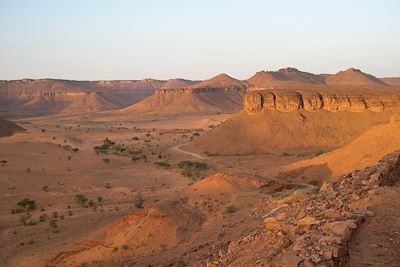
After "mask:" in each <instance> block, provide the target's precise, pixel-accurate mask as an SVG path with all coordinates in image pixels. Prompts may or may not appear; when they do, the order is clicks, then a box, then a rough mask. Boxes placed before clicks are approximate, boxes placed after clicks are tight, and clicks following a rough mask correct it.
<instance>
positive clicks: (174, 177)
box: [0, 114, 394, 266]
mask: <svg viewBox="0 0 400 267" xmlns="http://www.w3.org/2000/svg"><path fill="white" fill-rule="evenodd" d="M229 117H230V116H229V115H226V114H224V115H212V116H206V115H202V116H200V115H198V116H182V117H170V118H158V117H154V118H129V119H127V120H115V118H113V117H104V116H103V117H95V116H94V117H91V116H84V117H74V116H57V117H51V116H50V117H38V118H30V119H21V120H19V121H18V123H19V125H21V126H22V127H24V128H25V129H26V131H25V132H21V133H17V134H15V135H13V136H11V137H3V138H0V160H6V161H7V162H6V163H4V164H3V166H2V165H0V182H1V184H2V186H1V187H0V194H1V196H2V201H1V202H0V266H26V264H27V263H28V262H29V265H31V266H44V265H48V266H82V264H88V265H89V266H110V265H111V266H124V264H127V263H129V264H130V265H136V266H146V265H149V264H161V263H162V264H168V263H174V264H178V263H179V259H185V257H189V255H190V257H192V258H191V260H193V257H200V258H201V256H202V255H204V253H207V250H208V249H210V248H218V246H222V245H223V244H227V242H229V241H232V240H236V239H238V238H240V237H241V236H243V234H245V233H248V232H250V231H252V230H253V229H255V228H257V227H259V226H260V223H262V222H261V221H260V216H259V214H258V215H257V210H258V209H259V208H260V207H263V206H264V204H265V203H266V201H267V200H268V199H269V198H270V194H276V193H277V192H278V194H285V192H286V191H285V190H287V191H288V193H289V191H291V192H292V191H293V190H296V188H300V187H301V188H305V187H306V186H307V183H311V184H315V182H318V181H315V180H313V179H302V178H301V177H300V178H296V180H290V179H288V178H287V177H282V176H281V177H280V176H279V174H281V172H282V171H283V170H286V169H287V166H290V165H291V164H294V163H296V162H301V161H305V160H308V159H309V158H310V157H311V156H310V154H307V153H305V154H290V155H276V154H271V155H268V154H253V155H251V154H249V155H230V156H227V155H225V156H221V155H205V154H204V153H201V152H200V153H199V152H198V151H193V150H191V149H190V144H191V143H192V142H194V141H195V140H196V139H197V138H200V137H201V136H202V135H204V134H205V133H206V132H207V131H209V130H210V129H212V128H214V127H218V125H220V124H221V123H222V122H223V121H225V120H226V119H228V118H229ZM391 127H392V126H391ZM393 127H394V126H393ZM391 132H392V131H390V132H389V133H388V134H390V133H391ZM106 138H108V140H110V142H111V141H112V142H114V143H115V145H117V146H118V150H107V152H105V153H102V152H98V151H97V152H96V151H95V150H94V147H95V146H100V145H102V144H103V140H105V139H106ZM312 156H315V154H312ZM132 158H133V159H134V160H132ZM184 160H189V161H193V162H199V163H205V164H207V168H204V169H202V168H199V169H194V170H192V169H190V171H189V172H187V171H184V170H182V169H181V168H179V166H178V163H180V162H181V161H184ZM157 162H158V164H155V163H157ZM160 162H161V163H160ZM303 178H304V177H303ZM139 193H140V195H141V197H142V199H143V201H144V202H143V206H144V208H140V207H137V206H136V205H135V203H136V202H137V198H138V195H139ZM77 194H82V195H84V196H85V197H86V198H87V199H88V201H87V202H86V204H85V205H83V206H82V205H80V204H79V203H78V202H77V201H76V199H75V196H76V195H77ZM26 198H29V199H31V200H34V201H35V203H36V208H35V209H34V210H32V211H30V212H29V215H30V217H29V218H27V217H26V215H27V213H26V212H25V211H22V212H16V211H15V210H16V209H18V208H21V207H20V206H18V205H17V203H18V202H19V201H21V200H23V199H26ZM89 201H92V202H91V204H90V205H89ZM12 210H14V212H12ZM21 219H25V225H24V223H23V222H24V221H23V220H21ZM51 220H54V221H55V222H56V224H57V227H56V228H54V227H53V228H52V227H51V225H50V221H51Z"/></svg>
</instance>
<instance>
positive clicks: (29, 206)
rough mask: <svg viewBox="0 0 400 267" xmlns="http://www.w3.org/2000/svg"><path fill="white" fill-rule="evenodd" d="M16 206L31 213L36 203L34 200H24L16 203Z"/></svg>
mask: <svg viewBox="0 0 400 267" xmlns="http://www.w3.org/2000/svg"><path fill="white" fill-rule="evenodd" d="M17 205H18V206H20V207H22V208H23V209H24V210H25V211H27V212H28V211H31V210H34V209H36V203H35V201H34V200H31V199H29V198H25V199H23V200H21V201H20V202H18V203H17Z"/></svg>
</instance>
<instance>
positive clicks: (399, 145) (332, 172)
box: [287, 121, 400, 179]
mask: <svg viewBox="0 0 400 267" xmlns="http://www.w3.org/2000/svg"><path fill="white" fill-rule="evenodd" d="M399 132H400V122H399V121H396V122H392V123H387V124H383V125H378V126H375V127H372V128H371V129H369V130H367V131H366V132H365V133H363V134H362V135H361V136H360V137H358V138H357V139H355V140H354V141H353V142H351V143H350V144H348V145H347V146H345V147H342V148H339V149H337V150H334V151H331V152H328V153H325V154H322V155H320V156H317V157H315V158H312V159H308V160H303V161H300V162H296V163H294V164H291V165H289V166H288V167H287V169H288V170H291V171H294V170H298V169H300V170H302V171H296V173H297V174H298V175H301V176H307V177H314V178H315V179H324V178H326V177H338V176H339V175H343V174H345V173H348V172H350V171H352V170H355V169H360V168H365V167H367V166H372V165H374V164H376V163H377V162H378V161H379V160H380V159H381V158H382V157H383V156H384V155H386V154H388V153H391V152H393V151H395V150H398V149H400V136H399V135H398V133H399ZM346 159H351V160H346Z"/></svg>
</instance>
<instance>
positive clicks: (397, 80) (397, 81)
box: [381, 77, 400, 87]
mask: <svg viewBox="0 0 400 267" xmlns="http://www.w3.org/2000/svg"><path fill="white" fill-rule="evenodd" d="M381 80H382V81H383V82H384V83H386V84H388V85H390V86H397V87H400V77H386V78H381Z"/></svg>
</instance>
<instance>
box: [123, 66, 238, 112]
mask: <svg viewBox="0 0 400 267" xmlns="http://www.w3.org/2000/svg"><path fill="white" fill-rule="evenodd" d="M245 90H246V85H245V83H243V82H241V81H239V80H236V79H234V78H232V77H229V76H228V75H226V74H220V75H218V76H215V77H213V78H211V79H209V80H206V81H202V82H199V83H196V84H193V85H191V86H188V87H185V88H178V89H159V90H157V91H156V92H155V94H154V95H152V96H151V97H148V98H146V99H144V100H143V101H141V102H139V103H137V104H134V105H132V106H130V107H127V108H125V109H123V110H121V112H120V113H125V114H157V115H172V114H192V113H203V114H219V113H234V112H237V111H239V110H241V108H242V103H243V96H244V93H245Z"/></svg>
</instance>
